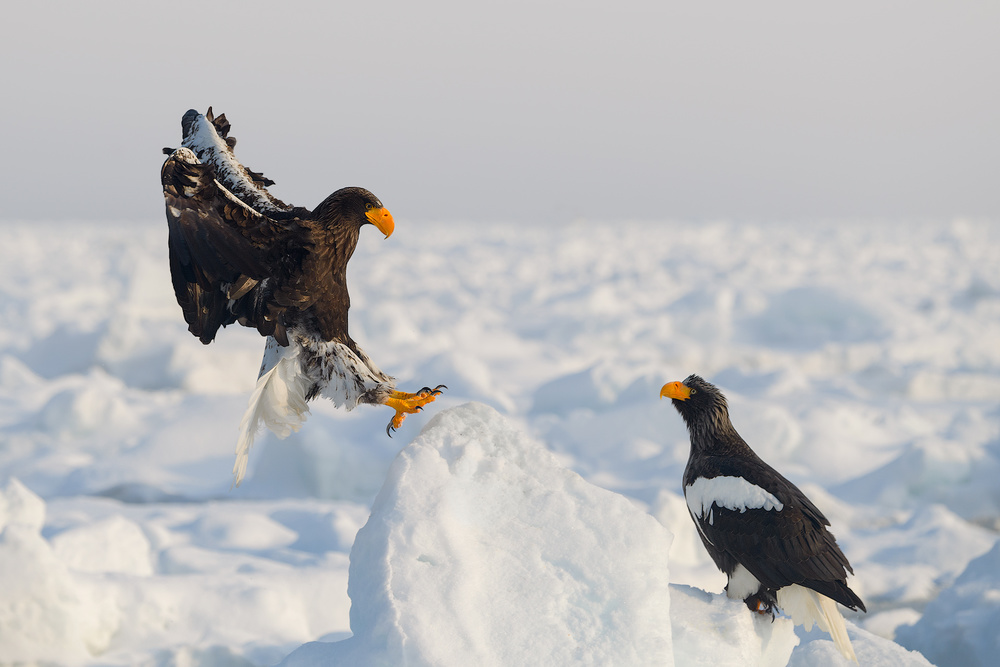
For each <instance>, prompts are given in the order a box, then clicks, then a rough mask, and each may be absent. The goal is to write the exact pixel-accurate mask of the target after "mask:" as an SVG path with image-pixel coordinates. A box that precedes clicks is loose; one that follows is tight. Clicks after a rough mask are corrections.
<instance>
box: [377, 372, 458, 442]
mask: <svg viewBox="0 0 1000 667" xmlns="http://www.w3.org/2000/svg"><path fill="white" fill-rule="evenodd" d="M441 389H447V387H445V386H444V385H443V384H439V385H438V386H437V387H435V388H434V389H431V388H430V387H424V388H423V389H421V390H420V391H418V392H417V393H415V394H408V393H406V392H403V391H393V392H392V393H390V394H389V398H387V399H385V404H386V405H388V406H389V407H390V408H392V409H393V410H395V411H396V416H395V417H393V418H392V420H391V421H390V422H389V425H388V426H386V427H385V433H386V435H388V436H389V437H390V438H391V437H392V431H395V430H396V429H398V428H399V427H400V426H402V425H403V420H404V419H406V415H407V414H413V413H415V412H420V411H421V410H423V409H424V406H425V405H427V404H428V403H431V402H433V401H434V399H436V398H437V397H438V394H440V393H441Z"/></svg>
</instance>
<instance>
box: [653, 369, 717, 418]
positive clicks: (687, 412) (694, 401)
mask: <svg viewBox="0 0 1000 667" xmlns="http://www.w3.org/2000/svg"><path fill="white" fill-rule="evenodd" d="M663 397H667V398H669V399H671V402H672V403H673V404H674V407H675V408H677V412H679V413H681V417H683V418H684V421H685V422H686V423H687V425H688V428H692V427H695V426H697V427H702V428H704V427H708V428H710V429H711V428H712V427H715V428H726V427H729V428H731V424H730V421H729V406H728V404H727V403H726V397H725V396H723V395H722V392H721V391H719V389H718V388H717V387H716V386H715V385H714V384H712V383H710V382H707V381H706V380H705V379H704V378H702V377H701V376H698V375H689V376H688V377H687V379H686V380H684V381H683V382H668V383H667V384H665V385H663V388H662V389H660V398H663ZM699 430H700V428H699Z"/></svg>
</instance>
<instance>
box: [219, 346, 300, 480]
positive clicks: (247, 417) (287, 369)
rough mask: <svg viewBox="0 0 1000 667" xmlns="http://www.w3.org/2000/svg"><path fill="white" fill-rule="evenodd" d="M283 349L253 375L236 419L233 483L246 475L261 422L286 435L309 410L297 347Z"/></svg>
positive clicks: (297, 428) (275, 431)
mask: <svg viewBox="0 0 1000 667" xmlns="http://www.w3.org/2000/svg"><path fill="white" fill-rule="evenodd" d="M283 350H289V352H288V353H286V356H282V357H281V358H280V359H278V360H277V361H276V362H275V363H274V364H273V366H272V367H271V368H270V369H269V370H267V371H266V372H262V373H261V375H260V377H259V378H258V379H257V387H256V388H255V389H254V392H253V394H252V395H251V396H250V404H249V405H248V406H247V411H246V413H244V415H243V420H242V421H241V422H240V437H239V440H238V441H237V443H236V463H235V464H233V475H234V476H235V481H234V484H235V485H236V486H239V485H240V482H242V481H243V477H244V476H245V475H246V471H247V463H248V462H249V460H250V447H252V446H253V441H254V438H255V437H256V436H257V431H258V430H259V429H260V427H261V425H262V424H263V425H266V426H267V427H268V428H269V429H271V431H272V432H273V433H274V434H275V435H276V436H278V437H279V438H287V437H288V436H289V435H290V434H291V433H292V431H298V430H299V428H300V427H301V426H302V424H303V423H304V422H305V420H306V416H307V415H308V414H309V406H308V405H307V404H306V390H307V388H308V387H307V385H308V380H307V379H306V377H305V376H304V375H303V373H302V372H301V369H300V365H299V354H298V352H299V348H298V346H290V348H283ZM266 363H267V356H266V355H265V364H266Z"/></svg>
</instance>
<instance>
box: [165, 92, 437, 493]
mask: <svg viewBox="0 0 1000 667" xmlns="http://www.w3.org/2000/svg"><path fill="white" fill-rule="evenodd" d="M181 128H182V130H183V141H182V144H181V148H178V149H176V150H174V149H170V148H165V149H163V152H164V153H165V154H167V155H168V156H169V157H168V158H167V160H166V162H164V163H163V169H162V170H161V173H160V177H161V180H162V182H163V196H164V198H165V199H166V206H167V223H168V225H169V228H170V235H169V246H170V275H171V279H172V281H173V285H174V294H175V295H176V296H177V303H179V304H180V306H181V309H182V310H183V311H184V319H185V320H186V321H187V323H188V329H189V330H190V331H191V333H192V334H194V335H195V336H197V337H198V339H199V340H201V342H202V343H205V344H206V345H207V344H208V343H210V342H212V340H213V339H214V338H215V335H216V333H218V331H219V327H220V326H221V327H224V326H226V325H228V324H233V323H234V322H238V323H239V324H242V325H243V326H246V327H253V328H255V329H257V331H259V332H260V333H261V334H262V335H264V336H267V343H266V346H265V348H264V360H263V363H262V364H261V368H260V374H259V376H258V379H257V387H256V389H255V390H254V392H253V395H252V396H251V398H250V405H249V407H248V408H247V411H246V414H245V415H244V416H243V421H242V422H241V424H240V436H239V440H238V442H237V445H236V464H235V465H234V467H233V474H234V475H235V477H236V480H235V481H236V485H237V486H238V485H239V483H240V482H241V481H242V479H243V476H244V474H245V473H246V468H247V460H248V457H249V453H250V447H251V445H252V444H253V440H254V437H255V436H256V433H257V430H258V429H259V427H260V426H261V424H262V423H263V424H266V425H267V426H268V427H269V428H270V429H271V430H272V431H273V432H274V433H275V434H276V435H278V437H281V438H284V437H286V436H287V435H288V434H289V433H291V432H292V431H297V430H298V429H299V427H300V426H301V425H302V423H303V422H304V421H305V418H306V415H307V414H308V412H309V408H308V406H307V404H306V402H307V401H309V400H311V399H313V398H316V397H317V396H324V397H326V398H329V399H330V400H332V401H333V402H334V404H335V405H337V406H338V407H339V406H343V407H345V408H346V409H348V410H351V409H353V408H354V407H355V406H357V405H358V404H359V403H370V404H381V405H387V406H389V407H391V408H393V409H394V410H395V411H396V414H395V416H394V417H393V418H392V420H391V421H390V422H389V425H388V426H387V427H386V433H387V434H389V435H391V431H392V430H395V429H397V428H399V427H400V425H401V424H402V423H403V420H404V419H405V418H406V415H407V414H408V413H413V412H417V411H418V410H420V409H421V408H422V407H423V406H424V405H425V404H427V403H429V402H430V401H433V400H434V399H435V398H436V397H437V395H438V394H440V393H441V389H442V388H444V386H443V385H439V386H438V387H436V388H434V389H431V388H429V387H424V388H423V389H421V390H420V391H419V392H417V393H416V394H408V393H404V392H400V391H396V385H395V381H394V379H393V378H392V377H390V376H388V375H386V374H385V373H383V372H382V371H381V370H379V369H378V367H376V366H375V364H373V363H372V361H371V359H369V358H368V355H366V354H365V353H364V351H362V349H361V348H360V347H358V345H357V343H355V342H354V340H353V339H352V338H351V336H350V335H349V334H348V333H347V311H348V309H349V308H350V305H351V299H350V296H349V294H348V292H347V262H348V260H350V258H351V255H352V254H353V253H354V248H355V246H356V245H357V243H358V236H359V233H360V231H361V227H362V226H364V225H367V224H369V223H370V224H372V225H374V226H375V227H376V228H378V230H379V231H380V232H382V233H383V234H385V236H386V238H388V237H389V235H390V234H392V231H393V228H394V223H393V220H392V215H391V214H390V213H389V211H388V210H387V209H386V208H385V207H383V206H382V202H380V201H379V200H378V198H377V197H376V196H375V195H373V194H372V193H371V192H369V191H368V190H365V189H364V188H353V187H352V188H343V189H341V190H337V191H336V192H334V193H333V194H332V195H330V196H329V197H327V198H326V199H324V200H323V201H322V202H320V204H319V206H317V207H316V208H315V209H313V210H312V211H309V210H307V209H304V208H299V207H293V206H288V205H286V204H285V203H283V202H281V201H279V200H278V199H276V198H275V197H273V196H271V194H270V193H269V192H268V191H267V189H266V186H269V185H273V184H274V181H271V180H270V179H267V178H265V177H264V176H263V174H259V173H257V172H254V171H251V170H249V169H247V168H246V167H244V166H243V165H242V164H240V163H239V162H238V161H237V160H236V157H235V155H234V154H233V147H234V146H235V145H236V139H235V138H234V137H231V136H229V129H230V125H229V122H228V121H227V120H226V116H225V114H222V115H220V116H215V115H213V113H212V109H211V107H210V108H209V109H208V112H207V113H205V114H204V115H202V114H200V113H198V112H197V111H195V110H194V109H192V110H190V111H188V112H187V113H186V114H184V117H183V118H182V119H181Z"/></svg>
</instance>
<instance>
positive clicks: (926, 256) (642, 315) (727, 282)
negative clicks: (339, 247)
mask: <svg viewBox="0 0 1000 667" xmlns="http://www.w3.org/2000/svg"><path fill="white" fill-rule="evenodd" d="M0 226H2V229H3V232H4V234H5V238H6V239H7V240H6V243H5V244H4V245H3V247H2V248H0V290H2V296H0V349H2V350H3V351H2V353H0V591H2V594H0V664H54V665H107V666H109V667H111V666H114V667H118V666H131V665H140V666H149V667H152V666H157V667H161V666H162V667H168V666H170V667H173V666H176V667H182V666H185V667H186V666H192V667H193V666H200V667H250V666H263V665H275V664H279V663H281V664H283V665H286V666H287V667H311V666H312V665H331V664H344V665H358V664H387V665H397V664H409V665H425V664H426V665H468V664H479V665H514V664H517V665H531V664H538V665H552V664H567V665H575V664H581V665H670V664H676V665H701V664H704V665H727V664H733V665H736V664H739V665H746V664H759V665H784V664H791V665H824V664H829V665H840V664H847V663H846V662H845V661H844V660H843V658H842V657H841V656H840V655H839V654H838V653H837V652H836V650H835V649H834V647H833V644H832V642H830V641H829V638H828V637H827V636H826V635H824V634H823V633H820V632H816V631H814V632H811V633H806V632H804V631H803V630H802V629H801V628H795V629H793V628H792V627H791V623H790V621H788V620H787V619H784V618H780V617H779V618H778V619H777V620H776V621H775V622H774V623H773V624H772V623H769V622H767V621H766V620H762V619H755V618H751V615H750V614H749V612H747V610H746V608H745V606H743V605H742V604H738V603H733V602H730V601H728V600H727V599H726V598H725V596H724V595H719V593H721V591H722V587H723V586H724V585H725V577H724V575H722V574H721V573H719V572H718V571H717V570H716V568H715V566H714V565H713V564H712V562H711V561H710V559H709V557H708V555H707V553H706V552H705V550H704V549H703V547H702V545H701V543H700V542H699V540H698V537H697V534H696V532H695V527H694V524H693V523H692V521H691V519H690V517H689V516H688V514H687V508H686V505H685V503H684V500H683V496H682V495H681V473H682V471H683V468H684V464H685V462H686V459H687V455H688V444H687V433H686V430H685V428H684V425H683V422H682V421H681V418H680V417H679V415H678V414H677V413H676V411H675V410H674V409H673V407H672V406H671V405H670V403H669V401H660V400H658V393H659V388H660V386H661V385H662V384H663V383H665V382H667V381H671V380H682V379H684V378H685V377H686V376H687V375H689V374H691V373H698V374H700V375H702V376H704V377H705V378H706V379H707V380H709V381H710V382H712V383H714V384H716V385H718V386H719V388H720V389H721V390H722V391H723V392H725V394H726V395H727V397H728V398H729V403H730V407H731V414H732V419H733V423H734V425H735V426H736V428H737V429H738V430H739V431H740V433H741V434H742V435H743V436H744V438H745V439H746V440H747V442H748V443H749V444H750V445H751V446H752V447H753V448H754V449H755V450H756V452H757V453H758V454H759V455H761V457H763V458H764V459H765V460H766V461H768V462H769V463H770V464H771V465H773V466H774V467H775V468H777V469H778V470H779V471H781V472H782V473H783V474H784V475H785V476H786V477H788V478H789V479H791V480H792V481H793V482H795V483H796V484H797V485H798V486H799V487H800V488H802V489H803V490H804V491H805V492H806V493H807V494H808V495H809V496H810V497H811V498H812V500H813V501H814V502H815V503H816V504H817V505H818V506H819V507H820V508H821V509H822V510H823V512H824V513H825V514H826V515H827V516H828V517H829V518H830V520H831V521H832V523H833V526H832V530H833V532H834V534H835V535H836V536H837V539H838V542H839V544H840V545H841V547H842V549H843V551H844V553H845V554H846V555H847V557H848V558H849V559H850V561H851V563H852V565H853V566H854V570H855V577H854V578H853V579H852V580H851V586H852V588H853V589H854V590H855V591H857V592H858V594H859V595H860V596H861V597H862V598H863V599H864V600H865V602H866V604H867V606H868V610H869V612H868V613H867V614H855V613H852V612H849V611H847V610H844V613H845V616H846V617H847V619H848V628H849V631H850V634H851V639H852V641H853V642H854V646H855V649H856V650H857V653H858V657H859V659H860V662H861V664H862V665H900V664H904V665H905V664H913V665H925V664H927V661H930V662H931V663H933V664H935V665H940V666H942V667H944V666H952V665H954V666H958V665H962V666H967V665H987V664H992V660H993V659H994V658H995V656H996V655H997V653H998V652H1000V634H998V633H997V632H996V627H997V625H998V623H1000V225H994V224H990V223H987V222H979V221H967V220H955V221H948V222H906V223H904V222H878V223H867V224H865V223H856V222H816V223H801V224H792V223H781V224H779V223H736V222H705V223H683V222H645V223H642V222H630V223H591V222H587V223H584V222H581V223H575V224H567V225H552V226H542V225H539V226H527V225H510V226H504V225H490V226H487V225H481V224H475V223H463V224H460V223H454V224H445V223H417V222H413V221H409V220H406V219H405V217H404V218H401V219H399V220H398V222H397V227H396V233H395V234H394V235H393V236H392V237H391V238H389V239H388V240H383V239H382V238H381V235H379V234H377V233H376V232H373V230H370V229H365V230H363V231H362V239H361V243H360V245H359V247H358V250H357V252H356V253H355V255H354V258H353V259H352V260H351V264H350V268H349V280H350V285H351V295H352V306H353V307H352V310H351V331H352V335H353V337H354V338H355V339H356V340H357V341H358V343H359V344H360V345H361V346H362V347H363V348H364V349H365V350H366V351H367V352H368V354H369V355H370V356H371V357H372V359H373V360H374V361H375V362H376V363H377V364H378V365H379V366H380V367H381V368H382V369H383V370H384V371H386V372H387V373H390V374H391V375H394V376H396V377H397V378H399V380H400V388H401V389H403V390H410V391H413V390H416V389H419V388H420V387H422V386H424V385H430V386H434V385H436V384H446V385H448V387H449V390H448V391H447V392H446V393H445V395H443V396H442V397H440V398H439V399H438V401H437V402H436V403H434V404H431V405H430V406H428V408H427V409H426V410H425V411H424V412H423V413H421V414H419V415H414V416H410V417H408V418H407V420H406V422H405V423H404V425H403V427H402V428H401V429H400V430H399V431H398V432H397V433H396V434H395V436H394V438H392V439H389V438H387V437H386V435H385V425H386V423H387V422H388V420H389V418H390V417H391V416H392V412H391V410H388V409H386V408H374V407H369V406H361V407H359V408H358V409H357V410H355V411H353V412H350V413H347V412H344V411H340V410H336V409H334V408H333V407H332V405H330V404H328V403H324V402H322V401H318V402H314V403H312V406H311V407H312V414H311V416H310V417H309V420H308V421H307V422H306V424H305V426H304V427H303V428H302V430H301V431H300V432H299V433H296V434H293V435H292V436H290V437H289V438H288V439H286V440H277V439H276V438H274V436H272V435H270V434H262V435H261V436H260V437H259V439H258V441H257V444H256V446H255V448H254V450H253V451H252V452H251V458H250V468H249V473H248V476H247V479H246V480H245V481H244V482H243V484H242V485H241V486H240V487H239V488H235V489H233V488H230V486H231V481H232V476H231V469H232V464H233V448H234V446H235V442H236V434H237V430H238V426H239V422H240V418H241V416H242V414H243V411H244V409H245V407H246V402H247V399H248V397H249V394H250V391H251V390H252V388H253V386H254V382H255V380H256V374H257V370H258V368H259V363H260V357H261V353H262V350H263V340H262V339H261V338H260V336H259V335H258V334H257V333H256V332H255V331H252V330H248V329H241V328H239V327H233V326H231V327H229V328H227V329H225V330H224V331H221V332H220V334H219V337H218V339H217V340H216V341H215V342H214V343H213V344H212V345H210V346H202V345H201V344H200V343H199V342H198V341H197V340H196V339H195V338H194V337H193V336H191V335H190V334H189V333H188V332H187V330H186V325H185V324H184V321H183V318H182V316H181V312H180V308H179V307H178V306H177V304H176V303H175V301H174V298H173V294H172V291H171V286H170V280H169V274H168V269H167V256H166V225H165V223H162V222H149V223H134V224H125V223H107V224H96V223H70V222H64V223H45V224H29V223H19V222H8V223H2V225H0ZM366 524H367V525H366ZM359 531H360V532H359ZM352 547H353V548H354V550H353V552H352ZM668 552H669V553H668ZM352 605H353V606H352ZM352 632H353V636H352ZM894 642H895V643H894ZM913 650H919V651H920V653H921V654H922V656H921V655H919V654H916V653H913V652H912V651H913ZM924 658H926V660H925V659H924Z"/></svg>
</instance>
